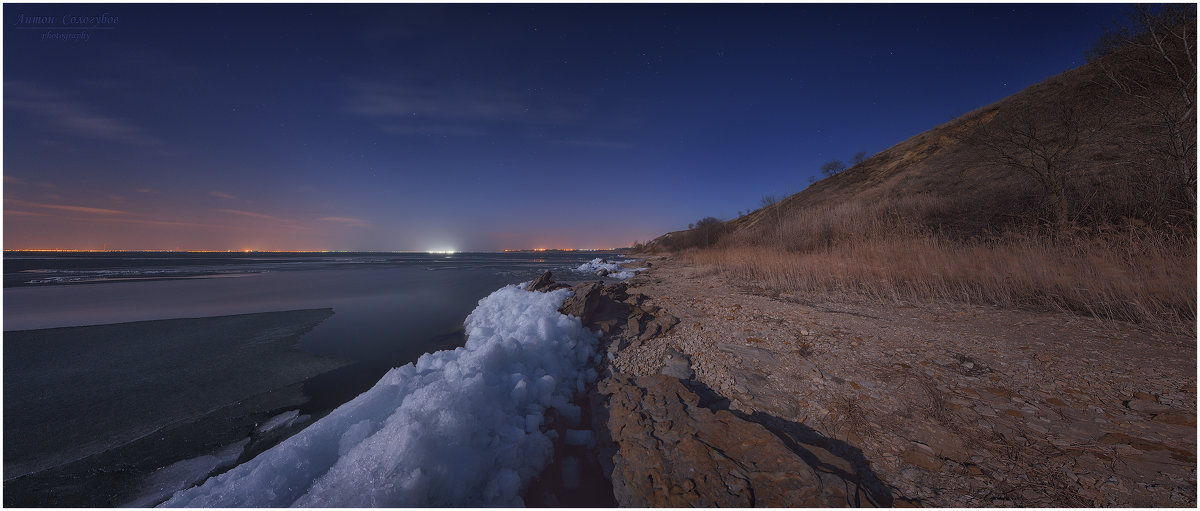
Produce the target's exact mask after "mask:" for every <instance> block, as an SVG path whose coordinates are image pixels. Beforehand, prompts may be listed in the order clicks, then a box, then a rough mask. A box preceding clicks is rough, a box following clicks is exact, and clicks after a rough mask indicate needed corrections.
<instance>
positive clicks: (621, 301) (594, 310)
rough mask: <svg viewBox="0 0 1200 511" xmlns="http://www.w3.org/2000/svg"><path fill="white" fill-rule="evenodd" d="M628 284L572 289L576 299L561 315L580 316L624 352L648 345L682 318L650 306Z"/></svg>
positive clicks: (597, 284) (566, 304) (590, 284)
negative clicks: (646, 343)
mask: <svg viewBox="0 0 1200 511" xmlns="http://www.w3.org/2000/svg"><path fill="white" fill-rule="evenodd" d="M628 289H629V288H628V284H626V283H624V282H617V283H613V284H608V285H605V284H604V283H603V282H600V281H596V282H585V283H583V284H579V285H577V286H575V287H573V288H572V290H573V291H574V292H575V294H574V295H573V296H571V297H570V298H568V299H567V301H566V302H564V303H563V305H562V307H560V308H559V309H558V311H559V312H561V313H563V314H567V315H569V316H578V317H579V318H580V319H581V320H582V321H583V324H584V326H586V327H588V328H593V329H597V330H600V332H601V333H603V334H604V335H605V337H607V338H609V339H615V340H618V342H617V343H613V344H612V345H611V346H610V349H623V348H625V347H627V346H628V345H629V344H630V343H636V342H644V341H646V340H648V339H653V338H654V337H657V336H659V335H663V334H665V333H666V332H667V331H669V330H670V329H671V328H672V327H674V326H675V325H677V324H678V323H679V319H678V318H676V317H674V316H672V315H670V314H667V313H665V312H664V311H663V310H662V309H661V308H659V307H657V306H652V305H646V304H645V303H644V302H645V300H644V297H642V296H641V295H636V294H635V295H632V296H631V295H630V294H629V291H628Z"/></svg>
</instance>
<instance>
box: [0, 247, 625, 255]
mask: <svg viewBox="0 0 1200 511" xmlns="http://www.w3.org/2000/svg"><path fill="white" fill-rule="evenodd" d="M627 249H629V247H614V248H506V249H502V250H250V249H241V250H234V249H216V250H206V249H199V250H188V249H113V248H105V249H100V248H90V249H89V248H6V249H4V251H5V252H173V253H227V254H253V253H275V254H328V253H376V254H465V253H504V252H605V251H616V250H627Z"/></svg>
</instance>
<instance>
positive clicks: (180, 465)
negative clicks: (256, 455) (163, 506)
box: [124, 438, 250, 507]
mask: <svg viewBox="0 0 1200 511" xmlns="http://www.w3.org/2000/svg"><path fill="white" fill-rule="evenodd" d="M248 443H250V439H249V438H247V439H244V440H242V441H240V442H238V443H235V444H232V445H229V446H226V447H225V448H223V449H221V450H220V451H217V452H215V453H213V454H206V455H204V456H197V457H195V458H191V459H186V460H183V461H178V462H175V463H172V464H170V465H167V466H165V467H163V468H160V469H158V470H156V471H154V472H152V473H151V474H150V475H148V476H146V478H145V479H143V480H142V489H141V491H140V493H139V495H138V496H137V497H135V498H134V499H133V500H131V501H129V502H128V503H126V504H125V506H124V507H150V506H153V505H155V504H158V503H159V502H162V501H164V500H166V499H167V497H170V496H171V494H172V493H175V492H176V491H179V490H182V489H184V488H187V487H189V486H192V485H194V484H196V483H198V482H200V481H203V480H204V478H205V477H208V475H209V474H211V473H213V471H215V470H220V469H222V468H226V467H229V466H232V465H233V464H234V463H237V459H238V456H241V454H242V450H243V449H245V448H246V444H248Z"/></svg>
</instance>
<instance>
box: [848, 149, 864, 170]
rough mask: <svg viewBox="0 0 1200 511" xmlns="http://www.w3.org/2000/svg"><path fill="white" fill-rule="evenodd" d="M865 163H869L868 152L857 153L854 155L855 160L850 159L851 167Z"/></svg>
mask: <svg viewBox="0 0 1200 511" xmlns="http://www.w3.org/2000/svg"><path fill="white" fill-rule="evenodd" d="M864 161H867V153H866V151H859V152H857V153H854V157H853V158H850V166H851V167H853V166H855V165H858V164H859V163H862V162H864Z"/></svg>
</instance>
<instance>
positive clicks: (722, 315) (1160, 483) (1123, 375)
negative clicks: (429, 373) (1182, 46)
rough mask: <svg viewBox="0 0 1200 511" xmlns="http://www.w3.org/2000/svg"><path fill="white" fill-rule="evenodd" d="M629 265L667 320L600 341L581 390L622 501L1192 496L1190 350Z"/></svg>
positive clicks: (1103, 327) (1182, 341)
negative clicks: (605, 345) (601, 414)
mask: <svg viewBox="0 0 1200 511" xmlns="http://www.w3.org/2000/svg"><path fill="white" fill-rule="evenodd" d="M646 260H647V261H650V262H652V263H653V267H652V268H651V269H650V271H648V272H644V273H642V274H640V275H638V276H636V277H633V278H631V279H629V280H628V281H626V286H627V287H628V290H629V294H631V295H633V294H635V293H637V294H640V295H641V296H639V297H637V298H635V299H631V301H633V302H637V303H639V304H640V306H641V307H644V308H646V309H653V310H659V311H661V313H662V314H664V315H670V316H672V317H677V318H678V320H679V324H678V325H676V326H674V327H673V328H671V329H669V330H668V331H667V332H666V333H665V334H664V335H657V336H654V337H652V338H649V339H637V340H632V341H631V340H629V339H622V338H619V337H618V338H617V339H615V341H616V342H617V343H618V348H617V349H615V350H610V353H612V356H611V357H609V361H608V362H607V365H608V370H607V371H604V374H602V376H601V378H600V381H599V382H598V385H597V389H598V397H599V399H601V400H602V401H601V402H602V403H605V406H606V407H607V412H608V414H609V417H608V420H607V424H606V425H604V426H602V427H601V428H599V429H598V431H597V432H598V433H601V434H604V433H607V434H609V437H610V438H611V442H610V443H609V444H608V449H609V451H610V453H606V454H604V455H602V456H601V457H602V462H603V458H607V459H609V460H610V461H611V463H612V464H613V466H614V468H613V470H612V472H611V473H612V475H613V483H614V486H617V487H618V488H617V493H618V501H619V503H620V504H621V505H624V506H629V505H633V506H651V507H654V506H675V507H678V506H691V505H698V506H714V505H722V506H724V505H740V506H751V505H763V504H766V505H781V506H796V505H806V506H808V505H811V506H830V505H862V504H867V503H869V504H874V505H895V506H903V505H921V506H937V507H945V506H952V507H959V506H961V507H992V506H1025V507H1029V506H1032V507H1045V506H1064V505H1066V506H1131V505H1132V506H1190V505H1195V499H1196V480H1195V472H1194V470H1195V467H1196V455H1195V452H1196V442H1195V432H1196V430H1195V424H1196V395H1195V388H1196V380H1195V377H1196V376H1195V366H1194V365H1193V362H1194V360H1195V354H1196V352H1195V349H1196V347H1195V343H1194V339H1189V338H1187V337H1186V336H1182V335H1173V334H1165V333H1161V332H1147V331H1145V330H1144V329H1139V328H1136V326H1135V325H1125V326H1124V327H1122V326H1120V325H1121V324H1119V323H1113V322H1107V323H1099V322H1096V321H1094V320H1089V319H1087V318H1083V317H1079V316H1071V315H1065V314H1052V313H1035V312H1025V311H1013V310H1002V309H996V308H992V307H979V306H970V305H960V304H942V305H916V306H913V305H903V306H901V305H888V304H879V303H871V302H865V303H856V302H855V303H851V302H836V301H831V300H830V299H828V298H826V297H814V296H796V295H788V294H782V295H781V294H778V293H770V292H765V291H762V290H761V289H756V288H754V287H753V285H752V284H751V283H747V282H729V281H728V280H727V279H726V278H724V277H722V276H721V275H715V274H712V273H711V272H708V271H705V270H702V269H700V268H696V267H694V266H690V265H688V264H686V263H684V262H681V261H679V260H677V259H669V258H663V257H662V256H650V257H648V258H646ZM610 342H613V341H610ZM621 343H625V346H620V344H621ZM663 428H667V429H669V430H670V433H668V436H669V437H670V438H672V439H674V440H672V442H674V443H671V442H667V444H668V445H662V444H663V443H662V441H661V438H663ZM718 433H719V434H718ZM764 433H765V434H764ZM751 440H753V443H754V444H755V445H757V446H758V447H757V448H756V449H753V450H751V449H745V448H744V447H745V445H744V444H746V443H747V442H750V441H751ZM714 441H723V442H724V443H723V444H720V449H717V447H715V446H714V445H709V444H712V443H713V442H714ZM706 442H707V443H706ZM768 444H770V445H772V446H771V447H769V448H767V447H764V446H768ZM755 450H757V451H759V452H754V451H755ZM764 450H766V451H769V453H770V454H769V455H766V454H763V452H762V451H764ZM714 453H718V454H719V455H716V456H714ZM764 456H766V457H765V458H764ZM715 458H720V459H722V460H724V461H718V462H715V463H714V462H712V461H711V459H715ZM768 459H769V461H770V463H767V462H766V461H767V460H768ZM1114 460H1121V462H1120V463H1119V464H1117V465H1114V464H1113V463H1114ZM771 466H790V467H793V470H790V471H783V472H780V471H778V470H777V469H771V468H770V467H771ZM729 467H734V469H733V472H729V471H728V470H727V469H729ZM746 467H760V468H759V470H757V471H756V470H754V469H747V468H746ZM685 468H686V470H685ZM730 473H733V474H735V475H734V476H730V475H729V474H730ZM685 474H686V475H685ZM646 476H650V477H652V478H653V480H654V481H656V482H657V485H656V486H647V485H646V484H645V483H644V481H645V480H646V479H647V477H646ZM731 495H732V497H731Z"/></svg>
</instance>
